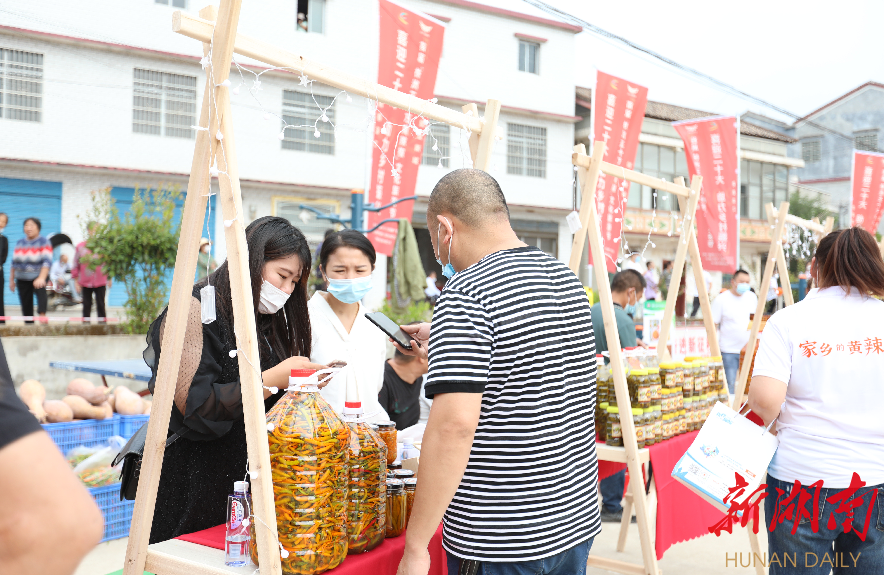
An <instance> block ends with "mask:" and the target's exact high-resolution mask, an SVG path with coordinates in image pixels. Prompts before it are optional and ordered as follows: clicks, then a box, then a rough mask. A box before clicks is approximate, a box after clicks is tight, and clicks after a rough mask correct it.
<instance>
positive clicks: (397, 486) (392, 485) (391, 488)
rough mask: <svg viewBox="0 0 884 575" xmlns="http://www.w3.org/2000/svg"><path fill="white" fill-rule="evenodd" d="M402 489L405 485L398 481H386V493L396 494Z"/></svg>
mask: <svg viewBox="0 0 884 575" xmlns="http://www.w3.org/2000/svg"><path fill="white" fill-rule="evenodd" d="M403 487H405V484H404V483H402V481H400V480H399V479H389V478H388V479H387V493H398V492H399V491H402V488H403Z"/></svg>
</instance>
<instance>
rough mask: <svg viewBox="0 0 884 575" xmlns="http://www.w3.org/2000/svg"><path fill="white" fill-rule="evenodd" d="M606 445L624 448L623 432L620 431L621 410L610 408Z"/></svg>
mask: <svg viewBox="0 0 884 575" xmlns="http://www.w3.org/2000/svg"><path fill="white" fill-rule="evenodd" d="M605 445H614V446H620V447H622V446H623V432H622V431H621V430H620V410H619V409H618V408H617V407H610V406H609V407H608V421H607V431H606V432H605Z"/></svg>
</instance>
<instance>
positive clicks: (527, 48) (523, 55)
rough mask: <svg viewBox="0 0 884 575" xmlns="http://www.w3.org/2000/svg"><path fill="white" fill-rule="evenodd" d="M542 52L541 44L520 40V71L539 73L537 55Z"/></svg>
mask: <svg viewBox="0 0 884 575" xmlns="http://www.w3.org/2000/svg"><path fill="white" fill-rule="evenodd" d="M539 52H540V44H538V43H537V42H528V41H527V40H519V71H520V72H530V73H531V74H539V73H540V72H539V71H538V68H539V66H538V65H537V55H538V53H539Z"/></svg>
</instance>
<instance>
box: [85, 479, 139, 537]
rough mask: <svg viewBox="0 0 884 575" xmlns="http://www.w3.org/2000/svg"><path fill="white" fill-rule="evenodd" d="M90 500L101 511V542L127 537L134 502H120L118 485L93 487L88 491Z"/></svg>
mask: <svg viewBox="0 0 884 575" xmlns="http://www.w3.org/2000/svg"><path fill="white" fill-rule="evenodd" d="M89 493H91V494H92V498H93V499H94V500H95V503H97V504H98V507H99V508H100V509H101V515H102V517H104V537H103V538H102V539H101V540H102V541H110V540H111V539H119V538H121V537H128V536H129V527H130V525H131V524H132V511H133V510H134V509H135V502H134V501H129V500H126V499H124V500H123V501H120V484H119V483H114V484H113V485H105V486H104V487H93V488H91V489H90V490H89Z"/></svg>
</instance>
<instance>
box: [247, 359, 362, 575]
mask: <svg viewBox="0 0 884 575" xmlns="http://www.w3.org/2000/svg"><path fill="white" fill-rule="evenodd" d="M267 429H268V441H269V444H270V445H269V447H270V468H271V473H272V476H273V494H274V499H275V501H276V521H277V528H278V533H279V542H280V544H281V545H282V551H281V555H282V572H283V573H285V574H286V575H313V574H316V573H322V572H324V571H328V570H329V569H333V568H335V567H337V566H338V565H340V564H341V562H343V560H344V558H345V557H346V555H347V541H348V536H347V494H348V492H349V489H348V488H349V478H348V465H349V455H350V441H349V440H350V428H349V427H348V425H347V424H346V423H344V422H342V421H341V420H340V419H339V418H338V416H337V415H336V414H335V412H334V410H333V409H332V408H331V407H330V406H329V405H328V403H326V401H325V400H324V399H323V398H322V396H320V395H319V387H318V386H317V380H316V376H315V371H314V370H294V369H293V370H292V371H291V377H290V378H289V388H288V392H287V393H286V394H285V395H284V396H283V397H282V399H280V400H279V401H278V402H277V403H276V405H274V406H273V408H271V409H270V411H269V412H268V413H267ZM252 560H253V561H254V562H255V564H257V562H258V561H257V560H258V557H257V552H256V548H255V546H254V544H253V546H252Z"/></svg>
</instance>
